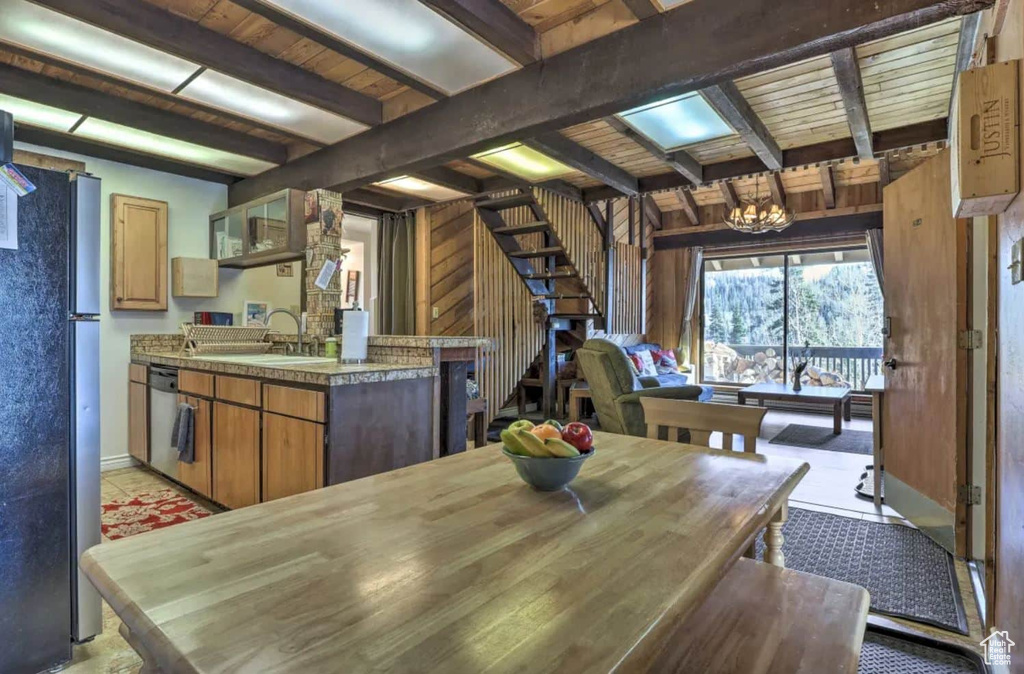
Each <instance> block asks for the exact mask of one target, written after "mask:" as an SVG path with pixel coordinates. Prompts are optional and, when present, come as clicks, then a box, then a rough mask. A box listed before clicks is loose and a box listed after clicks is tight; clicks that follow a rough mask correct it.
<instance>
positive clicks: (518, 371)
mask: <svg viewBox="0 0 1024 674" xmlns="http://www.w3.org/2000/svg"><path fill="white" fill-rule="evenodd" d="M516 211H523V212H522V213H517V212H513V211H506V212H505V216H506V221H508V222H509V224H513V225H514V224H522V223H523V222H527V221H529V220H532V219H533V218H532V215H530V214H528V213H527V212H526V209H516ZM474 214H475V211H474ZM473 220H474V225H473V234H474V236H473V246H472V248H471V251H473V253H474V256H473V257H474V263H473V266H472V269H473V278H474V289H475V293H476V311H475V312H474V315H475V321H474V329H473V334H475V335H478V336H481V337H490V338H492V339H494V340H495V344H496V347H495V349H494V350H493V351H491V352H488V353H483V354H480V355H478V356H477V362H476V372H477V382H478V383H479V384H480V395H481V397H483V398H486V399H487V400H488V403H489V404H488V406H487V416H488V421H490V420H491V419H493V418H494V417H495V416H497V413H498V411H499V410H500V409H501V407H502V406H503V405H504V403H505V402H506V401H507V400H508V399H509V397H510V396H511V395H512V393H513V392H514V391H515V388H516V385H517V384H518V383H519V380H520V379H521V378H522V377H523V375H524V374H525V373H526V370H527V369H528V368H529V367H530V365H531V364H532V363H533V361H534V359H536V358H537V356H538V355H539V354H540V351H541V348H542V347H543V346H544V326H543V324H542V323H538V322H537V321H536V319H535V318H534V310H533V304H534V300H533V296H532V295H531V294H530V291H529V290H527V288H526V284H525V283H523V281H522V279H520V278H519V276H518V274H516V271H515V269H514V268H513V267H512V264H511V263H510V262H509V261H508V258H506V257H505V254H504V253H503V252H502V250H501V248H499V247H498V244H497V243H496V242H495V241H494V237H493V236H492V235H491V233H490V232H489V231H487V227H486V225H484V224H483V222H482V221H481V220H480V218H478V217H476V216H475V215H474V218H473Z"/></svg>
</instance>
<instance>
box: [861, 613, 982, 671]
mask: <svg viewBox="0 0 1024 674" xmlns="http://www.w3.org/2000/svg"><path fill="white" fill-rule="evenodd" d="M892 672H912V673H913V674H983V673H984V672H985V665H984V663H983V662H982V661H981V657H980V656H978V654H977V653H971V652H970V651H968V650H966V649H964V648H961V647H957V646H949V645H947V644H942V643H939V642H937V641H935V640H933V639H928V638H925V637H918V636H916V635H908V634H902V633H898V632H896V631H895V630H889V629H883V628H880V627H876V626H874V625H868V628H867V631H866V632H864V644H863V646H861V649H860V663H859V665H858V667H857V673H858V674H892Z"/></svg>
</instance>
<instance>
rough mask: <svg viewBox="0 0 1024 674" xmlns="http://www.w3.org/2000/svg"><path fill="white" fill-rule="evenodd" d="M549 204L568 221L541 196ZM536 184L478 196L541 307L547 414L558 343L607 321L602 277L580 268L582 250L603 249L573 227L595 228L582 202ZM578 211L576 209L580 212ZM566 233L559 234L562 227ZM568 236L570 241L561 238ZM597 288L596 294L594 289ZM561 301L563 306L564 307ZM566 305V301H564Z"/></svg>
mask: <svg viewBox="0 0 1024 674" xmlns="http://www.w3.org/2000/svg"><path fill="white" fill-rule="evenodd" d="M542 199H543V200H545V203H549V204H551V207H552V209H553V210H554V211H555V213H554V214H553V215H555V216H556V217H561V216H562V215H563V214H565V215H566V217H565V222H558V221H557V220H556V221H553V220H552V217H551V216H552V214H549V213H548V212H546V211H545V208H544V206H543V205H542V203H541V200H542ZM560 199H564V198H562V197H554V196H550V197H549V195H547V194H545V193H543V192H541V191H539V190H537V189H536V188H521V189H519V190H517V191H515V192H513V193H511V194H506V195H502V196H498V197H493V198H492V197H485V198H481V199H478V200H476V202H475V206H476V210H477V215H478V217H479V218H480V221H481V223H482V224H483V225H484V226H485V227H486V228H487V230H488V231H489V232H490V233H491V236H492V237H493V238H494V241H495V242H496V243H497V245H498V247H499V248H500V250H501V251H502V253H503V254H504V256H505V258H506V259H507V260H508V261H509V263H510V264H511V265H512V267H513V269H514V270H515V273H516V275H518V277H519V279H520V280H521V281H522V282H523V284H525V286H526V288H527V290H528V291H529V293H530V295H531V296H532V297H533V300H534V305H535V307H536V306H537V305H540V306H542V307H543V310H544V314H545V320H544V332H545V335H544V345H543V349H542V351H541V354H540V358H541V379H542V383H543V402H542V407H543V410H544V413H545V414H546V415H549V416H554V413H555V395H556V392H555V367H556V357H557V351H558V345H559V344H560V343H561V344H563V345H564V344H566V343H573V342H574V341H578V334H579V332H580V330H579V328H581V327H582V328H583V330H582V332H583V334H586V332H587V327H586V326H588V325H590V324H591V323H590V322H591V321H592V322H593V323H592V325H593V327H594V328H595V329H598V330H603V329H604V327H605V325H606V317H605V315H604V309H603V307H602V304H603V296H601V295H599V293H600V292H601V289H602V288H603V283H604V278H603V275H602V276H601V277H600V278H595V276H597V275H596V274H594V273H593V263H591V265H590V267H588V268H590V269H591V271H592V273H591V276H590V277H589V278H585V277H584V275H583V274H581V273H580V267H581V266H584V267H586V265H587V261H586V260H579V259H574V257H578V256H581V255H588V254H591V255H593V254H599V251H591V250H590V248H592V247H593V246H589V247H588V246H587V245H586V244H587V239H586V237H584V236H582V235H581V234H580V232H578V231H576V230H575V229H573V228H580V227H588V226H589V227H592V226H593V225H592V223H590V222H589V218H588V217H582V218H581V217H580V215H581V214H584V213H585V209H584V208H583V207H582V206H581V205H578V204H576V205H569V204H566V203H564V202H562V201H560ZM577 210H578V211H579V213H577V212H576V211H577ZM560 231H561V232H562V234H563V236H562V237H560V236H559V232H560ZM566 237H568V241H567V242H568V243H570V244H573V245H570V246H567V245H566V242H563V238H566ZM595 292H596V293H598V294H595ZM560 305H561V306H560ZM566 305H568V306H566Z"/></svg>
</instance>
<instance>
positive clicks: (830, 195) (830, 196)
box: [818, 164, 836, 208]
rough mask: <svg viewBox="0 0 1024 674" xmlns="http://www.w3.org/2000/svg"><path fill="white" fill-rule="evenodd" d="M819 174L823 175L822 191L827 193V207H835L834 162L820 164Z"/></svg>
mask: <svg viewBox="0 0 1024 674" xmlns="http://www.w3.org/2000/svg"><path fill="white" fill-rule="evenodd" d="M818 175H819V176H820V177H821V192H822V194H824V195H825V208H835V207H836V174H835V172H834V171H833V170H832V164H822V165H821V166H819V167H818Z"/></svg>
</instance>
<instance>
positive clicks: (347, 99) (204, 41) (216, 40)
mask: <svg viewBox="0 0 1024 674" xmlns="http://www.w3.org/2000/svg"><path fill="white" fill-rule="evenodd" d="M33 2H35V4H37V5H42V6H43V7H47V8H49V9H52V10H55V11H57V12H60V13H62V14H66V15H68V16H70V17H73V18H75V19H78V20H80V21H84V22H86V23H89V24H92V25H94V26H96V27H98V28H102V29H104V30H107V31H110V32H112V33H116V34H118V35H121V36H123V37H126V38H129V39H131V40H135V41H136V42H141V43H142V44H145V45H148V46H150V47H153V48H154V49H159V50H160V51H163V52H167V53H168V54H173V55H175V56H178V57H179V58H183V59H186V60H188V61H192V62H193V63H196V64H198V65H200V66H206V67H207V68H210V69H212V70H216V71H218V72H221V73H224V74H226V75H231V76H232V77H236V78H238V79H240V80H243V81H245V82H248V83H250V84H254V85H256V86H259V87H263V88H264V89H268V90H270V91H273V92H276V93H278V94H281V95H283V96H288V97H289V98H294V99H296V100H299V101H304V102H306V103H309V104H310V105H314V106H316V107H318V108H320V109H322V110H327V111H329V112H333V113H336V114H339V115H344V116H345V117H348V118H349V119H352V120H355V121H357V122H361V123H363V124H366V125H369V126H374V125H377V124H380V123H381V121H382V119H383V106H382V105H381V103H380V101H378V100H376V99H374V98H371V97H369V96H367V95H365V94H361V93H359V92H358V91H354V90H352V89H349V88H347V87H344V86H342V85H340V84H336V83H334V82H331V81H330V80H326V79H324V78H322V77H320V76H319V75H316V74H314V73H312V72H310V71H309V70H305V69H304V68H300V67H299V66H296V65H292V64H291V63H288V62H287V61H283V60H281V59H278V58H274V57H273V56H271V55H269V54H264V53H263V52H261V51H259V50H258V49H255V48H253V47H250V46H248V45H245V44H242V43H241V42H236V41H235V40H232V39H231V38H230V37H227V36H225V35H221V34H220V33H218V32H216V31H214V30H211V29H209V28H206V27H204V26H201V25H199V24H198V23H195V22H193V21H189V20H188V19H185V18H182V17H180V16H177V15H175V14H172V13H171V12H168V11H164V10H162V9H160V8H159V7H156V6H155V5H151V4H149V3H148V2H139V1H138V0H89V1H88V2H82V1H81V0H33ZM320 187H324V185H321V186H320Z"/></svg>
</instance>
